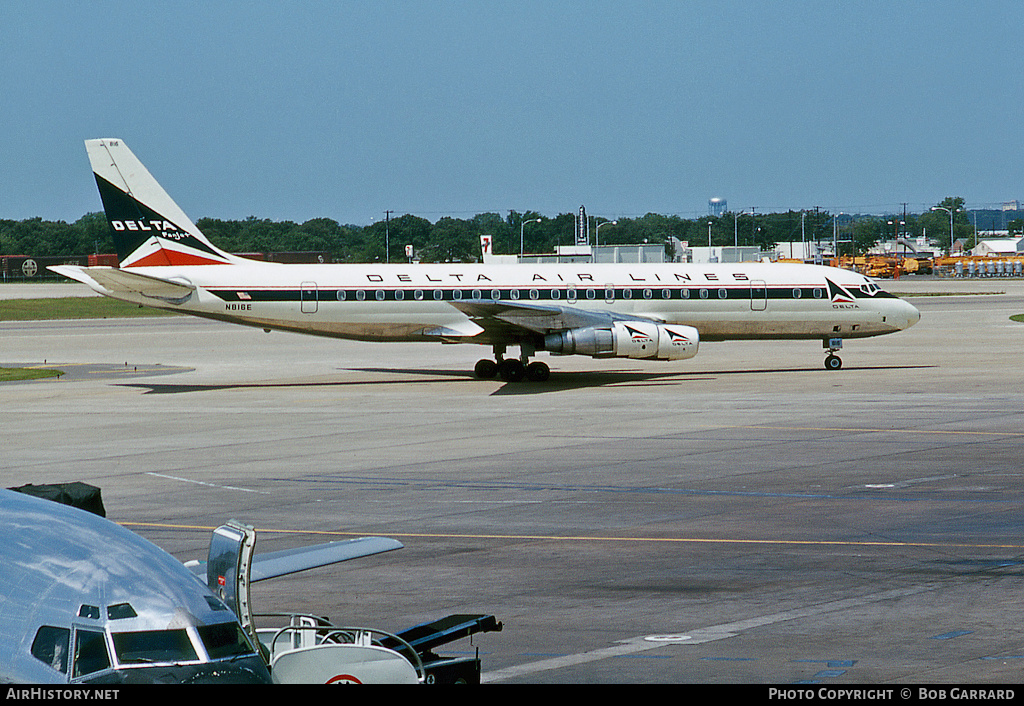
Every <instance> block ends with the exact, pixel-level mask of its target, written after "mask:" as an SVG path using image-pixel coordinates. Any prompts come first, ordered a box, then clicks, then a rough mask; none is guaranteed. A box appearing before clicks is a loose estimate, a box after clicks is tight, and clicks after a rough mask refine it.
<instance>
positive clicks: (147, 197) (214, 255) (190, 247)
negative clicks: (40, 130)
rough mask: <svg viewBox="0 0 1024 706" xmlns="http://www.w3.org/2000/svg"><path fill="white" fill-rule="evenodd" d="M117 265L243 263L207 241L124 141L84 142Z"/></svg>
mask: <svg viewBox="0 0 1024 706" xmlns="http://www.w3.org/2000/svg"><path fill="white" fill-rule="evenodd" d="M85 148H86V151H87V152H88V153H89V162H90V163H91V164H92V171H93V174H94V175H95V176H96V185H97V187H98V188H99V191H100V198H101V199H102V200H103V210H104V211H106V214H107V222H108V223H110V228H111V231H112V232H113V236H114V246H115V247H116V248H117V257H118V261H119V262H120V264H121V267H152V266H161V265H225V264H232V263H240V262H245V260H244V259H243V258H239V257H236V256H234V255H231V254H229V253H226V252H224V251H222V250H220V249H218V248H217V247H215V246H214V245H213V243H211V242H210V241H209V240H208V239H207V238H206V236H205V235H203V233H202V231H200V230H199V228H197V227H196V225H195V224H194V223H193V222H192V221H191V220H190V219H189V217H188V216H186V215H185V212H184V211H182V210H181V208H179V207H178V204H176V203H174V201H173V200H171V197H170V196H168V195H167V192H166V191H164V189H163V187H161V186H160V184H158V183H157V181H156V179H154V178H153V176H152V175H151V174H150V173H149V171H148V170H147V169H146V167H145V166H143V164H142V162H140V161H139V160H138V158H137V157H136V156H135V155H134V154H132V151H131V150H130V149H128V146H127V145H125V143H124V141H123V140H119V139H97V140H86V141H85Z"/></svg>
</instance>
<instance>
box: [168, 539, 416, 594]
mask: <svg viewBox="0 0 1024 706" xmlns="http://www.w3.org/2000/svg"><path fill="white" fill-rule="evenodd" d="M403 546H404V545H403V544H402V543H401V542H399V541H398V540H397V539H390V538H388V537H359V538H358V539H349V540H345V541H343V542H328V543H326V544H315V545H313V546H311V547H297V548H295V549H282V550H280V551H276V552H267V553H266V554H257V555H255V556H253V558H252V565H251V567H250V569H249V580H250V581H254V582H255V581H263V580H265V579H272V578H276V577H278V576H286V575H288V574H294V573H297V572H299V571H306V570H307V569H315V568H317V567H318V566H327V565H329V564H337V563H339V562H342V561H348V560H349V559H358V558H359V557H364V556H371V555H373V554H382V553H383V552H390V551H393V550H395V549H401V548H402V547H403ZM186 566H187V567H188V568H189V570H190V571H191V572H192V573H193V574H195V575H196V577H197V578H198V579H199V580H200V581H203V582H204V583H205V582H206V562H205V561H190V562H188V563H187V564H186Z"/></svg>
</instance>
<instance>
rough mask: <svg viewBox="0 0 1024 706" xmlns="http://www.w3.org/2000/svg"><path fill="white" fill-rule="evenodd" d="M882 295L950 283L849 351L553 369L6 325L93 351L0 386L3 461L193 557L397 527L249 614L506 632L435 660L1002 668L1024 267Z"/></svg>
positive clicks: (322, 344)
mask: <svg viewBox="0 0 1024 706" xmlns="http://www.w3.org/2000/svg"><path fill="white" fill-rule="evenodd" d="M887 288H888V289H890V290H891V291H897V292H912V293H914V294H928V293H932V294H942V295H943V296H915V297H914V298H912V299H911V301H912V302H913V303H914V304H915V305H916V306H918V308H919V309H920V310H921V312H922V319H921V321H920V323H919V324H918V325H917V326H915V327H913V328H912V329H910V330H908V331H904V332H901V333H898V334H894V335H891V336H885V337H881V338H875V339H866V340H860V341H856V340H850V341H847V342H846V346H845V349H844V350H843V352H842V357H843V360H844V367H843V369H842V370H840V371H827V370H825V369H824V367H823V365H822V363H823V360H824V357H825V353H824V351H822V350H821V347H820V343H817V342H813V341H811V342H735V343H732V342H730V343H715V344H703V345H702V346H701V350H700V353H699V354H698V356H697V357H696V358H694V359H692V360H689V361H681V362H672V363H657V362H650V363H648V362H640V361H629V360H603V361H600V360H592V359H589V358H582V357H571V358H558V357H547V356H544V357H543V359H544V360H546V361H547V362H548V363H549V364H550V365H551V367H552V370H553V373H552V376H551V380H550V381H549V382H547V383H526V382H523V383H516V384H504V383H502V382H500V381H479V380H475V379H473V377H472V367H473V363H474V362H475V361H476V360H477V359H478V358H480V357H483V356H484V355H486V354H487V353H489V351H488V350H487V349H485V348H477V347H472V346H440V345H429V344H418V345H405V344H368V343H359V342H348V341H336V340H326V339H318V338H313V337H303V336H299V335H292V334H283V333H272V334H265V333H263V332H261V331H259V330H255V329H248V328H244V327H237V326H231V325H227V324H220V323H214V322H208V321H203V320H198V319H193V318H185V317H181V318H177V317H175V318H159V319H139V320H124V321H116V320H102V321H74V322H30V323H5V324H0V365H9V364H11V363H42V362H43V361H44V360H45V361H46V364H47V365H48V366H53V367H61V366H64V365H67V366H68V367H69V368H71V367H73V368H75V369H77V370H79V371H85V372H80V374H74V375H73V374H70V373H69V374H68V375H67V376H65V377H63V378H62V379H60V380H43V381H38V382H27V383H15V384H6V385H0V408H2V410H3V420H4V421H3V439H4V442H3V447H2V460H0V468H2V472H0V474H2V475H0V477H2V480H3V485H5V486H14V485H20V484H23V483H48V482H58V481H70V480H81V481H84V482H88V483H92V484H94V485H98V486H100V487H101V488H102V489H103V496H104V502H105V504H106V507H107V512H108V516H109V517H110V518H111V519H113V520H115V521H117V522H121V523H123V524H126V525H127V526H129V527H130V528H132V529H133V530H135V531H137V532H139V533H140V534H142V535H143V536H145V537H147V538H149V539H151V540H152V541H154V542H155V543H157V544H158V545H160V546H162V547H164V548H165V549H167V550H168V551H170V552H171V553H172V554H174V555H175V556H177V557H179V558H181V559H182V560H187V559H191V558H200V559H202V558H205V552H206V548H207V545H208V542H209V533H210V530H211V529H212V528H213V527H215V526H216V525H217V524H220V523H221V522H223V521H225V520H228V519H230V518H236V519H239V520H242V521H245V522H248V523H250V524H253V525H255V526H256V527H257V528H258V530H259V532H260V534H259V543H258V546H257V551H260V550H263V551H267V550H272V549H278V548H284V547H288V546H297V545H303V544H311V543H316V542H322V541H328V540H331V539H345V538H349V537H352V536H363V535H368V534H380V535H386V536H391V537H395V538H398V539H400V540H401V541H402V542H403V543H404V544H405V549H403V550H401V551H398V552H392V553H389V554H385V555H381V556H377V557H370V558H366V559H359V560H355V561H351V562H347V563H345V564H340V565H337V566H334V567H326V568H322V569H317V570H313V571H309V572H306V573H304V574H300V575H296V576H292V577H285V578H280V579H276V580H273V581H268V582H263V583H259V584H256V585H255V586H254V588H253V600H254V603H255V607H256V610H257V611H280V610H295V611H308V612H312V613H316V614H320V615H325V616H329V617H331V618H332V619H334V620H335V621H337V622H341V623H346V624H357V625H370V626H376V627H381V628H384V629H388V630H400V629H403V628H405V627H409V626H412V625H415V624H418V623H421V622H425V621H428V620H433V619H435V618H440V617H443V616H445V615H448V614H450V613H476V612H480V613H490V614H493V615H495V616H496V617H497V618H498V619H499V620H501V621H502V622H503V623H504V625H505V628H504V630H503V631H502V632H500V633H488V634H484V635H479V636H477V637H475V638H474V639H473V640H472V643H471V644H470V641H469V640H463V641H461V642H459V643H455V644H454V645H452V646H451V649H449V650H448V651H447V652H446V653H447V654H458V653H460V652H464V653H475V651H476V650H477V649H479V651H480V657H481V659H482V661H483V665H484V672H485V674H484V680H485V681H487V682H490V683H696V682H702V683H770V684H794V683H801V682H804V683H807V682H811V683H819V684H821V685H824V686H830V685H835V686H837V687H839V686H842V685H843V684H850V683H860V684H863V683H878V684H883V683H890V684H891V683H895V684H904V683H905V684H912V683H942V684H974V683H1017V682H1019V681H1020V679H1021V676H1020V675H1021V670H1022V668H1024V630H1022V628H1021V623H1020V621H1019V620H1018V617H1019V616H1018V612H1019V610H1020V609H1019V603H1020V601H1019V594H1020V588H1021V583H1022V581H1024V515H1022V513H1021V507H1022V502H1024V463H1022V458H1024V454H1022V451H1024V424H1022V421H1024V412H1022V410H1024V393H1022V390H1024V387H1022V383H1024V365H1021V363H1020V353H1021V349H1022V344H1024V325H1022V324H1017V323H1014V322H1012V321H1010V320H1009V317H1010V316H1011V315H1012V314H1018V313H1024V285H1022V284H1020V283H1016V282H1012V281H1008V282H997V281H983V282H953V281H949V280H916V279H904V280H902V281H900V282H892V283H887ZM126 368H134V370H133V371H132V374H131V375H125V374H124V373H125V369H126ZM88 371H92V372H88ZM139 371H142V374H138V373H139ZM147 371H151V373H152V374H147Z"/></svg>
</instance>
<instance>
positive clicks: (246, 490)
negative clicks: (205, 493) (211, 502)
mask: <svg viewBox="0 0 1024 706" xmlns="http://www.w3.org/2000/svg"><path fill="white" fill-rule="evenodd" d="M146 475H147V476H156V477H157V478H166V479H168V480H176V481H180V482H182V483H194V484H195V485H205V486H206V487H208V488H220V489H221V490H240V491H242V492H243V493H259V494H260V495H270V493H268V492H266V491H263V490H252V489H250V488H238V487H235V486H233V485H217V484H216V483H207V482H205V481H201V480H192V479H191V478H179V477H178V476H168V475H165V474H163V473H153V472H147V473H146Z"/></svg>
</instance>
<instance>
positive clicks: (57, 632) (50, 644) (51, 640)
mask: <svg viewBox="0 0 1024 706" xmlns="http://www.w3.org/2000/svg"><path fill="white" fill-rule="evenodd" d="M70 639H71V631H70V630H68V629H67V628H55V627H51V626H49V625H44V626H43V627H41V628H39V630H37V631H36V637H35V639H34V640H32V656H33V657H35V658H36V659H38V660H40V661H41V662H43V663H45V664H48V665H49V666H51V667H53V668H54V669H56V670H57V671H58V672H63V673H64V674H67V673H68V642H69V641H70Z"/></svg>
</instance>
